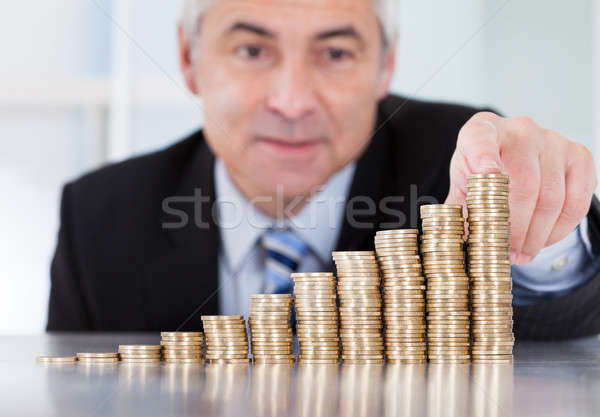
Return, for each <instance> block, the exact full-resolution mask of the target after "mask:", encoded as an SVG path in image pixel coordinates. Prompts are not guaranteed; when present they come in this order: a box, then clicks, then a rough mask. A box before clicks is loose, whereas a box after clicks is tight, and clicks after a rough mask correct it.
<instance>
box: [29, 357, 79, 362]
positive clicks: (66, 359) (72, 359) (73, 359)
mask: <svg viewBox="0 0 600 417" xmlns="http://www.w3.org/2000/svg"><path fill="white" fill-rule="evenodd" d="M35 360H36V361H37V362H43V363H72V362H77V357H76V356H38V357H36V358H35Z"/></svg>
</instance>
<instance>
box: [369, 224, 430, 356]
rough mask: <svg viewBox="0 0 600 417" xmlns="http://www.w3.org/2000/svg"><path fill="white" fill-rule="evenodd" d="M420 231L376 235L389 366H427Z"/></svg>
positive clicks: (409, 230)
mask: <svg viewBox="0 0 600 417" xmlns="http://www.w3.org/2000/svg"><path fill="white" fill-rule="evenodd" d="M418 233H419V231H418V230H417V229H401V230H385V231H380V232H377V234H376V235H375V250H376V252H377V260H378V261H379V267H380V268H381V271H382V273H383V321H384V335H383V337H384V340H385V356H386V359H387V362H388V363H425V362H427V344H426V343H425V331H426V328H427V326H426V324H425V285H424V283H425V278H424V276H423V271H422V267H421V258H420V257H419V244H418V241H417V236H418Z"/></svg>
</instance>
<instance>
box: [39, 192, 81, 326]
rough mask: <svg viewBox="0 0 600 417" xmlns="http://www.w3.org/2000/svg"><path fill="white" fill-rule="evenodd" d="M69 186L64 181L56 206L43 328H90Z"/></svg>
mask: <svg viewBox="0 0 600 417" xmlns="http://www.w3.org/2000/svg"><path fill="white" fill-rule="evenodd" d="M70 197H71V186H70V185H66V186H65V187H64V190H63V194H62V201H61V209H60V230H59V232H58V245H57V248H56V252H55V254H54V259H53V261H52V266H51V270H50V278H51V288H50V300H49V307H48V323H47V326H46V330H48V331H54V330H61V331H74V330H92V328H91V327H92V326H91V322H90V318H89V314H88V312H87V307H86V303H85V300H84V296H83V291H82V288H81V281H80V280H81V276H80V273H79V270H78V266H77V259H76V256H75V253H76V247H74V244H73V236H72V233H71V224H72V221H73V219H72V216H73V213H72V210H71V203H70Z"/></svg>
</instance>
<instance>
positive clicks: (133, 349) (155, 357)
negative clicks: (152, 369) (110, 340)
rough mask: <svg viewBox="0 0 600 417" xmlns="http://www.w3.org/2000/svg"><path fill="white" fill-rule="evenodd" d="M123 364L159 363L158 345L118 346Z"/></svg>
mask: <svg viewBox="0 0 600 417" xmlns="http://www.w3.org/2000/svg"><path fill="white" fill-rule="evenodd" d="M119 355H121V362H123V363H156V362H160V361H161V353H160V345H119Z"/></svg>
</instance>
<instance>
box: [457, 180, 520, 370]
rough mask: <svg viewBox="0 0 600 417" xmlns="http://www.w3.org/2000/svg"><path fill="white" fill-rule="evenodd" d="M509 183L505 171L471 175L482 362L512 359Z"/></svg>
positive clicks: (477, 356)
mask: <svg viewBox="0 0 600 417" xmlns="http://www.w3.org/2000/svg"><path fill="white" fill-rule="evenodd" d="M508 186H509V179H508V176H506V175H501V174H487V175H483V174H482V175H478V174H476V175H470V176H469V177H468V180H467V209H468V212H469V217H468V221H469V239H468V254H469V277H470V279H471V309H472V324H471V330H472V336H473V351H472V353H473V361H474V362H478V363H511V362H512V349H513V344H514V336H513V331H512V326H513V321H512V315H513V309H512V294H511V290H512V281H511V276H510V256H509V250H510V244H509V240H510V221H509V209H508Z"/></svg>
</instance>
